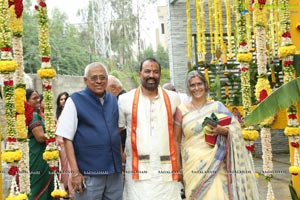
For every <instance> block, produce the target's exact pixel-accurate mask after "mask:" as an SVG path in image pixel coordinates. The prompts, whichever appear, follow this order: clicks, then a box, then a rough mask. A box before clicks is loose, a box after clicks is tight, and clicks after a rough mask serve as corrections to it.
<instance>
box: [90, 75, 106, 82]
mask: <svg viewBox="0 0 300 200" xmlns="http://www.w3.org/2000/svg"><path fill="white" fill-rule="evenodd" d="M88 78H89V79H90V80H91V81H97V80H100V81H104V80H106V78H107V77H106V76H104V75H93V76H89V77H88Z"/></svg>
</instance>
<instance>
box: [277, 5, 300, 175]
mask: <svg viewBox="0 0 300 200" xmlns="http://www.w3.org/2000/svg"><path fill="white" fill-rule="evenodd" d="M280 4H281V5H282V6H281V11H280V19H281V20H280V25H281V33H282V35H281V46H280V47H279V49H278V56H279V57H280V58H281V59H282V67H283V69H282V71H283V82H284V83H288V82H290V81H292V80H293V79H294V78H295V76H294V71H295V68H294V66H293V60H294V55H295V53H296V47H295V45H293V42H292V37H291V33H290V29H291V27H290V23H291V22H290V10H289V1H288V0H280ZM287 118H288V122H287V126H286V127H285V130H284V133H285V135H286V136H288V138H289V143H290V146H291V147H292V148H293V151H294V155H291V156H292V157H291V158H294V159H293V160H294V162H293V163H291V167H290V169H289V171H290V173H291V174H292V175H295V176H296V175H298V174H299V172H300V162H299V160H300V159H299V154H298V149H299V142H300V139H299V138H300V130H299V123H298V119H297V109H296V106H295V105H291V106H289V107H288V108H287Z"/></svg>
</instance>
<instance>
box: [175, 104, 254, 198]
mask: <svg viewBox="0 0 300 200" xmlns="http://www.w3.org/2000/svg"><path fill="white" fill-rule="evenodd" d="M213 112H214V113H216V114H218V113H222V114H226V115H228V116H230V117H232V114H231V113H230V112H229V110H228V109H227V108H226V107H225V106H224V105H223V104H222V103H221V102H217V101H209V102H207V103H206V104H205V105H204V106H202V107H200V108H197V109H195V110H188V109H187V108H186V106H185V105H184V104H181V105H179V106H178V108H177V111H176V117H175V123H176V124H177V125H181V127H182V130H183V136H184V137H183V142H182V147H181V157H182V171H183V180H184V186H185V194H186V197H187V199H204V200H208V199H209V200H211V199H217V200H227V199H251V200H256V199H259V194H258V188H257V182H256V178H255V172H254V170H253V165H252V162H251V158H250V157H249V152H248V151H247V150H246V148H245V144H244V140H243V137H242V131H241V127H240V125H239V123H238V121H237V120H236V119H235V118H234V117H232V122H231V124H230V125H229V126H228V128H229V134H228V136H227V137H226V136H222V135H219V136H218V139H217V143H216V145H215V146H214V147H212V146H210V145H208V144H207V143H206V142H205V140H204V133H203V130H202V122H203V120H204V118H205V117H207V116H210V115H211V113H213Z"/></svg>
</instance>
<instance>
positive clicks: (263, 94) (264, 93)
mask: <svg viewBox="0 0 300 200" xmlns="http://www.w3.org/2000/svg"><path fill="white" fill-rule="evenodd" d="M267 97H268V93H267V90H262V91H261V92H260V93H259V102H262V101H263V100H264V99H265V98H267Z"/></svg>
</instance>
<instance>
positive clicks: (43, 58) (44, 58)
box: [42, 57, 50, 62]
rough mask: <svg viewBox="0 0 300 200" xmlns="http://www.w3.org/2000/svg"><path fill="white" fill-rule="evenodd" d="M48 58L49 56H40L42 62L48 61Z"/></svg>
mask: <svg viewBox="0 0 300 200" xmlns="http://www.w3.org/2000/svg"><path fill="white" fill-rule="evenodd" d="M49 61H50V58H49V57H42V62H49Z"/></svg>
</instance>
